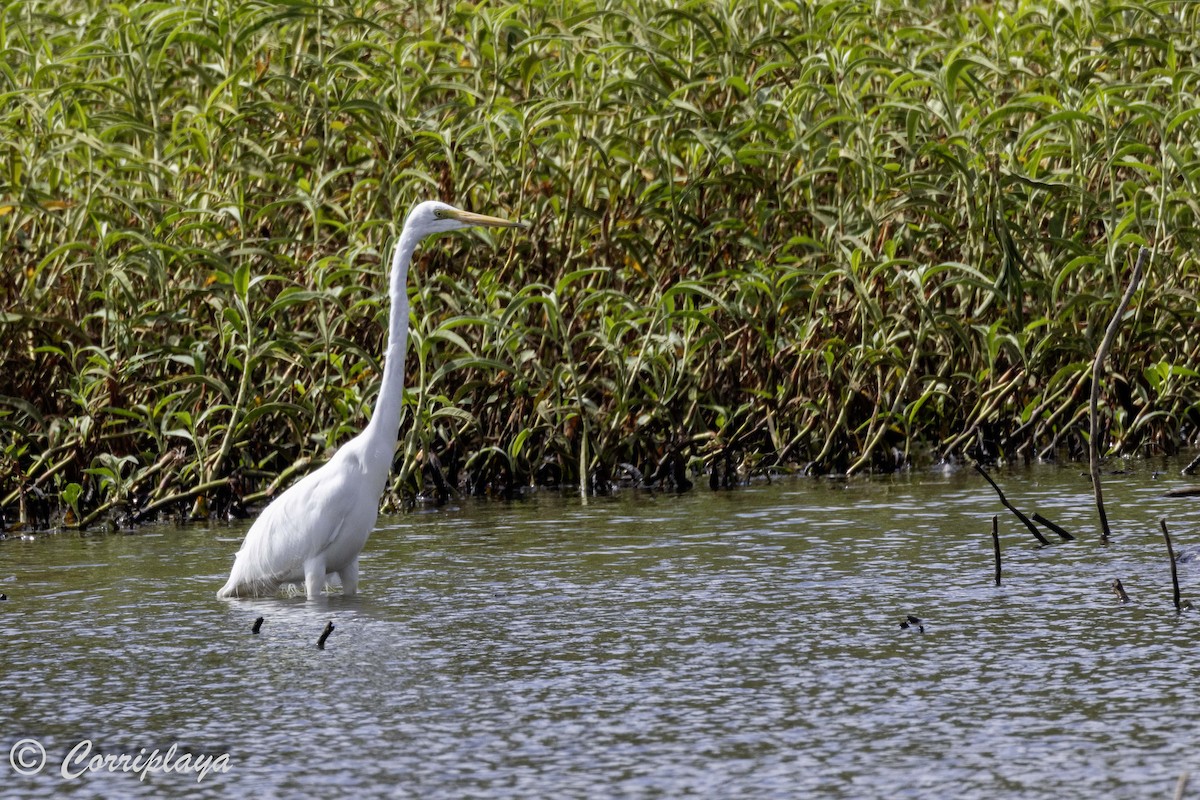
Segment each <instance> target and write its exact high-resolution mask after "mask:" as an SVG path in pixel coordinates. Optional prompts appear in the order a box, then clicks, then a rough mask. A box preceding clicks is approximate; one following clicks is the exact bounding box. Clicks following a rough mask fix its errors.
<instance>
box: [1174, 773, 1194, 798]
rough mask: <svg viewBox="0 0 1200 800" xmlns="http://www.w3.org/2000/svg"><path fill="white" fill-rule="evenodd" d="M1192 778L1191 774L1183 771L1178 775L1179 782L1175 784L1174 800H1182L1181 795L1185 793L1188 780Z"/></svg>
mask: <svg viewBox="0 0 1200 800" xmlns="http://www.w3.org/2000/svg"><path fill="white" fill-rule="evenodd" d="M1191 777H1192V773H1190V772H1188V771H1187V770H1184V771H1183V772H1181V773H1179V780H1178V781H1176V782H1175V800H1183V793H1184V792H1186V791H1187V785H1188V779H1190V778H1191Z"/></svg>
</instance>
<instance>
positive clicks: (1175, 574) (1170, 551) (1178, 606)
mask: <svg viewBox="0 0 1200 800" xmlns="http://www.w3.org/2000/svg"><path fill="white" fill-rule="evenodd" d="M1158 524H1159V525H1161V526H1162V532H1163V538H1164V539H1166V540H1167V557H1168V558H1170V559H1171V588H1172V589H1173V590H1174V592H1175V613H1176V614H1179V613H1181V612H1182V611H1183V609H1185V608H1191V607H1192V604H1191V602H1190V601H1189V602H1187V603H1182V602H1180V600H1179V570H1178V569H1177V568H1176V567H1175V548H1174V547H1172V546H1171V532H1170V531H1168V530H1167V520H1166V518H1165V517H1164V518H1163V519H1160V520H1159V521H1158Z"/></svg>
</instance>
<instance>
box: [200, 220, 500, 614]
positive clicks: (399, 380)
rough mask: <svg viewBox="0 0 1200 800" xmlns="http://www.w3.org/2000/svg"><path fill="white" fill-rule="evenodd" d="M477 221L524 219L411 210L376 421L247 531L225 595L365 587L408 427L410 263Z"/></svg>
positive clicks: (399, 248) (395, 263)
mask: <svg viewBox="0 0 1200 800" xmlns="http://www.w3.org/2000/svg"><path fill="white" fill-rule="evenodd" d="M476 225H487V226H494V227H519V226H520V225H521V223H518V222H509V221H508V220H503V219H499V218H496V217H487V216H483V215H481V214H472V213H470V212H467V211H461V210H459V209H457V208H454V207H453V206H449V205H447V204H445V203H438V202H435V201H428V202H424V203H421V204H419V205H418V206H417V207H416V208H414V209H413V210H412V211H411V212H410V213H409V215H408V219H407V220H405V222H404V230H403V231H401V233H400V241H399V242H397V244H396V250H395V254H394V256H393V258H392V270H391V276H390V286H389V295H390V299H391V311H390V314H389V318H388V345H387V352H386V353H385V355H384V367H383V384H382V386H381V387H380V390H379V398H378V400H377V401H376V404H375V409H374V412H373V413H372V415H371V421H370V422H369V423H368V424H367V427H366V428H365V429H364V430H363V432H362V433H360V434H359V435H358V436H355V437H354V438H353V439H351V440H350V441H349V442H346V444H344V445H342V446H341V448H339V449H338V451H337V452H336V453H335V454H334V455H333V458H331V459H329V461H328V462H326V463H325V464H324V465H323V466H322V467H320V468H319V469H317V470H315V471H313V472H311V473H309V474H308V475H306V476H305V477H304V478H302V479H300V480H299V481H297V482H296V483H295V484H293V485H292V486H290V487H289V488H288V489H287V491H285V492H284V493H283V494H281V495H279V497H277V498H275V500H274V501H272V502H271V504H270V505H268V506H267V507H266V508H265V509H264V510H263V512H262V514H260V515H259V517H258V519H256V520H255V521H254V524H253V525H252V526H251V527H250V530H249V531H248V532H247V533H246V539H245V541H244V542H242V547H241V549H240V550H238V552H237V556H236V557H235V559H234V563H233V569H232V571H231V572H230V574H229V581H228V582H227V583H226V584H225V586H224V587H222V588H221V590H220V591H219V592H217V597H263V596H269V595H273V594H275V593H276V592H277V591H278V589H279V587H280V586H281V585H283V584H287V583H300V582H303V583H304V585H305V590H306V592H307V594H308V598H309V599H310V600H312V599H314V598H316V597H318V596H319V595H320V593H321V592H322V591H323V590H324V588H325V584H326V582H327V581H328V580H329V579H331V578H336V579H337V580H338V581H340V583H341V585H342V592H343V593H344V594H347V595H351V594H354V592H355V591H356V590H357V588H358V555H359V553H361V552H362V549H363V546H364V545H365V544H366V543H367V537H368V536H370V535H371V530H372V529H373V528H374V527H375V520H376V518H377V517H378V515H379V499H380V497H381V496H382V494H383V489H384V486H385V485H386V484H387V478H388V474H389V472H390V471H391V466H392V456H393V454H394V453H395V447H396V434H397V430H398V428H399V425H400V408H401V400H402V397H403V394H404V350H405V346H406V345H407V340H408V291H407V287H406V284H407V281H408V265H409V263H410V262H411V261H412V254H413V251H414V250H415V249H416V247H417V244H418V243H419V242H420V241H421V240H422V239H423V238H425V237H426V236H429V235H430V234H435V233H442V232H445V231H452V230H457V229H459V228H466V227H471V226H476Z"/></svg>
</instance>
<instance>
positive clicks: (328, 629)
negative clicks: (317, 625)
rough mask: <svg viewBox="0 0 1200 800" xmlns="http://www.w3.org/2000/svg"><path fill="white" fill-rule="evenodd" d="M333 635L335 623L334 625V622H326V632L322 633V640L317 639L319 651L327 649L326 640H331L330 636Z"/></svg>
mask: <svg viewBox="0 0 1200 800" xmlns="http://www.w3.org/2000/svg"><path fill="white" fill-rule="evenodd" d="M331 633H333V623H332V622H326V623H325V630H324V631H322V633H321V638H320V639H317V649H318V650H324V649H325V640H326V639H328V638H329V634H331Z"/></svg>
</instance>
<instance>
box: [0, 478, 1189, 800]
mask: <svg viewBox="0 0 1200 800" xmlns="http://www.w3.org/2000/svg"><path fill="white" fill-rule="evenodd" d="M1168 474H1169V475H1173V474H1177V472H1176V471H1175V470H1172V472H1170V473H1168ZM996 477H997V478H998V479H999V480H1001V481H1002V485H1003V486H1004V488H1005V490H1006V493H1007V494H1008V495H1009V498H1010V499H1011V500H1013V502H1015V503H1017V504H1018V505H1020V506H1022V507H1024V508H1025V509H1026V510H1027V511H1028V512H1030V513H1031V512H1032V511H1034V510H1037V511H1040V512H1041V513H1043V514H1045V515H1046V516H1048V517H1049V518H1051V519H1053V520H1055V521H1057V522H1059V523H1060V524H1062V525H1064V526H1065V527H1067V528H1069V529H1071V530H1072V531H1074V532H1075V533H1076V534H1077V535H1078V536H1079V541H1077V542H1074V543H1068V544H1059V545H1054V546H1052V547H1048V548H1037V547H1035V546H1034V544H1035V543H1034V542H1033V540H1032V538H1031V537H1030V536H1029V535H1028V533H1027V532H1026V531H1025V530H1024V529H1023V528H1022V527H1021V526H1020V525H1019V523H1017V522H1016V520H1015V519H1014V518H1012V517H1011V516H1010V515H1007V513H1006V512H1004V511H1003V509H1002V508H1001V507H1000V505H999V503H998V502H997V501H996V498H995V496H994V495H993V494H992V493H991V491H990V489H989V488H988V487H987V486H986V485H985V484H983V483H982V481H980V480H978V479H977V478H976V477H975V476H974V475H971V474H966V473H960V474H957V475H951V476H943V475H926V476H913V477H905V478H899V479H894V480H893V479H876V480H871V481H854V482H851V483H848V484H846V483H837V482H817V481H811V480H788V481H783V482H780V483H776V484H774V485H770V486H767V485H763V486H754V487H749V488H743V489H739V490H736V491H733V492H721V493H711V492H708V491H695V492H693V493H690V494H688V495H684V496H671V495H648V494H641V493H632V492H626V493H621V494H619V495H618V496H616V497H614V498H599V499H595V500H592V501H591V502H589V503H588V504H587V505H581V504H580V503H579V501H578V500H577V499H574V498H558V497H548V496H539V497H536V498H533V499H531V500H528V501H523V502H518V503H513V504H499V503H482V504H476V503H465V502H464V503H463V505H461V506H459V507H456V508H451V509H445V510H437V511H422V512H418V513H414V514H410V515H407V516H403V517H398V518H391V519H385V520H383V527H382V528H381V529H380V530H378V531H376V533H375V534H374V535H373V537H372V539H371V541H370V543H369V544H368V546H367V551H366V553H365V554H364V558H363V565H362V568H363V586H362V593H361V595H360V596H359V597H358V598H355V599H352V600H344V599H343V598H341V597H337V596H334V597H332V598H330V599H329V600H328V602H327V603H325V604H311V603H307V602H306V601H304V600H303V599H300V598H291V599H278V600H265V601H252V602H245V601H244V602H223V601H218V600H216V599H215V597H214V594H215V592H216V589H217V588H218V587H219V586H220V585H221V583H222V581H223V579H224V575H225V574H226V572H227V569H228V564H229V561H230V558H231V556H232V553H233V551H234V550H235V549H236V547H237V544H238V541H239V540H240V537H241V535H242V533H243V531H244V527H241V526H239V527H217V528H212V529H202V528H186V529H183V530H169V529H153V530H147V531H144V532H141V533H138V534H134V535H124V536H123V535H112V536H88V537H79V536H76V535H71V534H61V535H56V536H46V537H39V538H37V539H36V540H35V541H21V540H9V541H5V542H3V543H0V581H2V583H0V589H2V590H3V591H5V592H7V594H8V595H9V598H10V599H9V600H8V601H6V602H4V603H2V604H0V613H2V614H3V615H4V619H5V628H6V636H7V638H6V642H5V646H4V661H3V663H4V666H3V670H2V672H0V692H2V693H3V697H4V698H5V703H4V710H3V711H0V715H2V716H0V720H2V721H3V726H2V728H0V730H2V731H3V733H4V734H5V737H6V738H5V741H4V743H3V744H4V747H5V748H6V749H7V748H8V747H11V746H13V743H14V742H16V741H17V740H20V739H23V738H34V739H37V740H38V741H39V742H41V743H42V744H43V745H44V746H45V748H46V750H47V753H48V762H49V763H48V766H47V767H46V769H45V770H44V771H43V772H42V773H41V774H38V775H36V776H31V777H22V776H20V775H17V774H15V773H13V772H12V771H11V768H10V766H9V765H8V764H4V766H3V767H0V772H4V771H7V772H6V774H5V794H6V796H11V797H30V798H32V797H43V796H46V794H47V792H50V791H53V792H54V793H55V794H58V795H63V796H80V797H84V796H89V797H90V796H95V795H107V796H130V797H132V796H144V797H160V796H166V795H182V794H187V795H189V796H197V795H198V796H210V797H226V796H231V795H235V794H245V793H249V792H254V793H257V794H259V795H261V796H263V797H273V796H280V797H285V796H294V795H296V794H297V793H301V792H303V793H305V794H313V793H319V792H321V791H329V792H339V793H345V792H353V793H357V794H360V795H362V796H374V795H386V796H401V797H405V796H407V797H421V798H428V797H446V798H452V797H453V798H458V797H511V796H523V797H596V796H622V797H678V796H684V795H688V794H689V793H690V794H694V795H696V796H708V797H734V796H736V797H787V796H801V795H802V794H804V793H807V794H808V796H821V797H835V798H836V797H845V798H861V797H873V796H876V797H882V796H888V797H913V798H927V797H937V796H954V797H981V798H983V797H988V798H994V797H1002V796H1010V797H1022V798H1029V797H1046V798H1051V797H1055V798H1059V797H1071V796H1077V797H1095V796H1100V795H1103V796H1105V797H1109V798H1120V797H1129V798H1134V797H1145V796H1166V795H1167V794H1168V792H1170V791H1171V789H1172V787H1173V786H1174V783H1175V780H1176V778H1177V776H1178V775H1179V773H1181V772H1183V771H1185V770H1189V769H1192V768H1194V767H1196V766H1197V763H1196V758H1195V741H1196V734H1197V729H1198V725H1197V723H1198V722H1200V712H1198V711H1197V709H1196V704H1195V703H1194V701H1193V688H1192V687H1194V686H1195V685H1196V681H1197V678H1198V677H1200V670H1198V669H1197V668H1196V667H1195V666H1194V662H1195V659H1194V658H1193V657H1192V653H1193V650H1194V646H1193V644H1192V642H1193V640H1194V639H1195V635H1196V630H1197V619H1198V618H1197V617H1196V616H1195V614H1194V613H1193V614H1186V613H1185V614H1184V615H1183V616H1181V617H1177V616H1176V615H1175V613H1174V609H1173V607H1172V605H1171V598H1170V585H1169V572H1168V569H1167V563H1166V559H1165V554H1164V547H1163V544H1162V539H1161V534H1160V533H1159V531H1158V525H1157V520H1158V518H1159V516H1160V515H1165V516H1167V517H1168V519H1169V520H1170V521H1171V524H1172V528H1173V530H1174V531H1175V536H1176V539H1177V543H1178V544H1179V545H1181V546H1182V545H1187V544H1195V543H1198V542H1200V502H1196V501H1195V500H1187V499H1164V498H1162V497H1161V496H1160V495H1161V492H1162V490H1163V489H1164V488H1165V486H1166V484H1167V482H1168V481H1173V479H1172V478H1167V477H1164V478H1162V479H1161V480H1155V479H1154V476H1152V475H1151V473H1150V467H1149V466H1146V465H1142V466H1135V468H1134V470H1133V471H1131V473H1130V474H1128V475H1124V476H1113V477H1112V478H1111V485H1110V486H1109V488H1108V489H1107V492H1108V494H1109V495H1110V499H1109V503H1110V518H1112V520H1113V522H1114V529H1115V533H1116V536H1117V538H1116V541H1114V542H1113V543H1112V544H1111V545H1109V546H1107V547H1106V546H1103V545H1101V544H1099V543H1098V542H1097V541H1096V539H1095V533H1094V511H1093V509H1092V508H1091V507H1090V495H1089V493H1088V492H1087V486H1086V484H1085V483H1083V481H1082V479H1081V478H1080V475H1079V470H1078V469H1077V468H1069V467H1065V468H1062V469H1054V468H1050V467H1041V468H1037V469H1034V470H1031V471H1018V472H1013V473H1004V474H998V475H997V476H996ZM997 513H999V514H1001V515H1002V516H1001V526H1002V528H1001V529H1002V537H1003V544H1004V547H1005V563H1004V570H1005V572H1004V575H1005V579H1004V584H1003V586H1001V587H999V588H997V587H995V586H993V585H992V567H993V565H992V553H991V542H990V528H991V516H992V515H993V514H997ZM1117 577H1119V578H1121V580H1122V581H1123V583H1124V584H1125V586H1126V588H1127V590H1128V591H1129V592H1130V594H1131V596H1132V597H1133V600H1134V602H1133V603H1132V604H1130V605H1125V606H1123V605H1120V604H1118V603H1117V602H1116V599H1115V597H1114V596H1113V595H1112V593H1111V591H1110V589H1109V584H1110V583H1111V581H1112V579H1113V578H1117ZM1181 580H1182V582H1183V593H1184V595H1185V597H1186V596H1191V595H1193V594H1195V595H1197V596H1200V589H1197V584H1198V583H1200V576H1198V575H1197V574H1196V573H1194V572H1192V571H1190V570H1189V569H1183V570H1182V572H1181ZM907 614H914V615H917V616H919V617H921V618H922V620H923V622H924V625H925V632H924V633H923V634H922V633H919V632H918V631H916V630H915V629H908V630H902V629H901V628H900V627H899V623H900V621H901V620H903V619H904V617H905V615H907ZM258 616H262V617H264V620H265V621H264V624H263V628H262V632H261V634H259V635H257V636H256V635H253V634H251V633H250V628H251V626H252V624H253V621H254V619H255V618H256V617H258ZM328 620H333V621H334V623H335V625H336V630H335V632H334V633H333V635H332V636H331V637H330V639H329V642H328V644H327V647H326V649H325V650H324V651H321V650H318V649H317V648H316V640H317V637H318V636H319V635H320V632H321V630H322V628H323V626H324V624H325V622H326V621H328ZM85 739H86V740H90V741H91V742H92V743H93V750H94V752H97V753H112V754H119V753H131V754H134V755H136V754H137V753H138V752H139V750H142V749H144V750H145V751H146V752H149V751H151V750H153V749H154V748H159V749H162V750H165V749H166V748H168V747H169V746H170V745H172V744H176V745H177V746H178V749H179V750H180V751H181V752H190V753H193V754H218V753H228V754H229V761H230V764H231V765H232V770H231V771H230V772H228V773H227V774H218V773H209V774H208V775H206V776H205V777H204V778H203V780H201V781H199V782H197V780H196V777H195V775H190V774H189V775H185V774H171V773H166V774H149V775H147V776H146V779H145V780H144V781H139V780H138V776H137V775H132V774H121V773H118V774H109V773H107V772H91V773H87V774H84V775H81V776H79V777H78V778H76V779H73V780H66V779H63V778H62V777H61V776H60V775H59V774H58V765H59V762H61V760H62V758H63V756H64V754H65V753H66V752H67V751H68V750H70V749H71V748H72V747H73V746H75V745H76V744H77V743H79V742H80V741H82V740H85Z"/></svg>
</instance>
